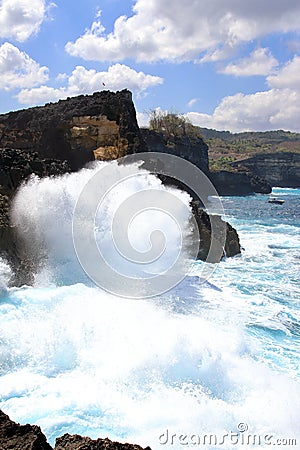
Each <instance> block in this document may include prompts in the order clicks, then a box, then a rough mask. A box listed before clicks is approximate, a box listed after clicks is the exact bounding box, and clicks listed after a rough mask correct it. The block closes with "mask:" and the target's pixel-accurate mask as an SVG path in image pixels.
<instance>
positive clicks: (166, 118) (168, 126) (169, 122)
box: [149, 109, 202, 138]
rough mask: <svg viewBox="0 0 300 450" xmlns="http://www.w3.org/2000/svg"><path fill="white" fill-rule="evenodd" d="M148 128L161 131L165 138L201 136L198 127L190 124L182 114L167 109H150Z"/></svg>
mask: <svg viewBox="0 0 300 450" xmlns="http://www.w3.org/2000/svg"><path fill="white" fill-rule="evenodd" d="M149 128H150V130H154V131H156V132H157V133H162V134H163V135H164V136H165V137H166V138H172V137H173V138H174V137H175V138H181V137H184V136H185V137H188V138H192V137H193V138H197V137H198V138H202V135H201V132H200V129H199V127H196V126H194V125H192V124H191V122H190V121H189V120H188V119H187V118H186V117H185V116H183V115H179V114H176V113H172V112H168V111H159V110H156V109H154V110H152V111H151V112H150V120H149Z"/></svg>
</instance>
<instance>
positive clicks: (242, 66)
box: [219, 48, 278, 77]
mask: <svg viewBox="0 0 300 450" xmlns="http://www.w3.org/2000/svg"><path fill="white" fill-rule="evenodd" d="M277 66H278V61H277V59H275V58H274V56H273V55H272V54H271V52H270V50H269V49H267V48H258V49H256V50H254V51H253V52H252V53H251V54H250V56H249V57H247V58H243V59H240V60H239V61H237V62H236V63H230V64H228V65H227V66H226V67H224V68H223V69H221V70H219V72H221V73H224V74H226V75H234V76H236V77H248V76H253V75H268V74H270V73H271V72H272V71H274V68H275V67H277Z"/></svg>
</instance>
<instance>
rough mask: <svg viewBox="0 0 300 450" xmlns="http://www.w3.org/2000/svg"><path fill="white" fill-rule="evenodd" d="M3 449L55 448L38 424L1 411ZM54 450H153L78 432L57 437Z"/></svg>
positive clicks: (51, 449) (49, 449)
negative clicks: (16, 421)
mask: <svg viewBox="0 0 300 450" xmlns="http://www.w3.org/2000/svg"><path fill="white" fill-rule="evenodd" d="M0 449H1V450H53V448H52V447H51V446H50V445H49V444H48V442H47V439H46V436H45V435H44V434H43V433H42V431H41V429H40V427H38V426H37V425H29V424H27V425H20V424H18V423H15V422H13V421H12V420H10V418H9V417H8V416H7V415H6V414H4V413H3V412H2V411H0ZM54 450H151V449H150V447H146V448H145V449H143V448H142V447H140V446H139V445H132V444H121V443H120V442H113V441H111V440H110V439H108V438H106V439H96V440H92V439H91V438H89V437H82V436H79V435H77V434H75V435H70V434H65V435H63V436H62V437H59V438H57V439H56V444H55V448H54Z"/></svg>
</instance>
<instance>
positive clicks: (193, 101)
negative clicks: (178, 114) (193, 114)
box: [188, 98, 198, 108]
mask: <svg viewBox="0 0 300 450" xmlns="http://www.w3.org/2000/svg"><path fill="white" fill-rule="evenodd" d="M197 101H198V99H197V98H191V100H190V101H189V102H188V107H189V108H191V107H192V106H193V105H195V104H196V103H197Z"/></svg>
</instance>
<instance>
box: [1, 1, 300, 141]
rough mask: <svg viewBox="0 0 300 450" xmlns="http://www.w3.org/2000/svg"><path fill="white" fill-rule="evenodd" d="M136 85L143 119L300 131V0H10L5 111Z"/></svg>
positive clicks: (5, 13) (4, 21)
mask: <svg viewBox="0 0 300 450" xmlns="http://www.w3.org/2000/svg"><path fill="white" fill-rule="evenodd" d="M125 88H127V89H129V90H131V91H132V92H133V100H134V104H135V107H136V110H137V117H138V122H139V124H140V125H141V126H145V125H147V122H148V116H149V112H150V111H152V110H154V109H160V110H162V111H172V112H175V113H178V114H184V115H186V117H188V118H189V119H190V121H191V122H192V123H194V124H195V125H199V126H202V127H207V128H214V129H217V130H229V131H232V132H239V131H248V130H250V131H264V130H274V129H284V130H290V131H298V132H300V1H299V0H251V1H249V0H226V1H225V0H172V1H170V0H134V1H133V0H132V1H130V0H84V1H83V0H82V1H81V0H76V1H75V0H55V1H51V0H0V113H6V112H8V111H12V110H18V109H24V108H27V107H30V106H35V105H43V104H45V103H47V102H55V101H57V100H58V99H62V98H66V97H71V96H75V95H79V94H91V93H93V92H95V91H101V90H106V89H109V90H111V91H117V90H122V89H125Z"/></svg>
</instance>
